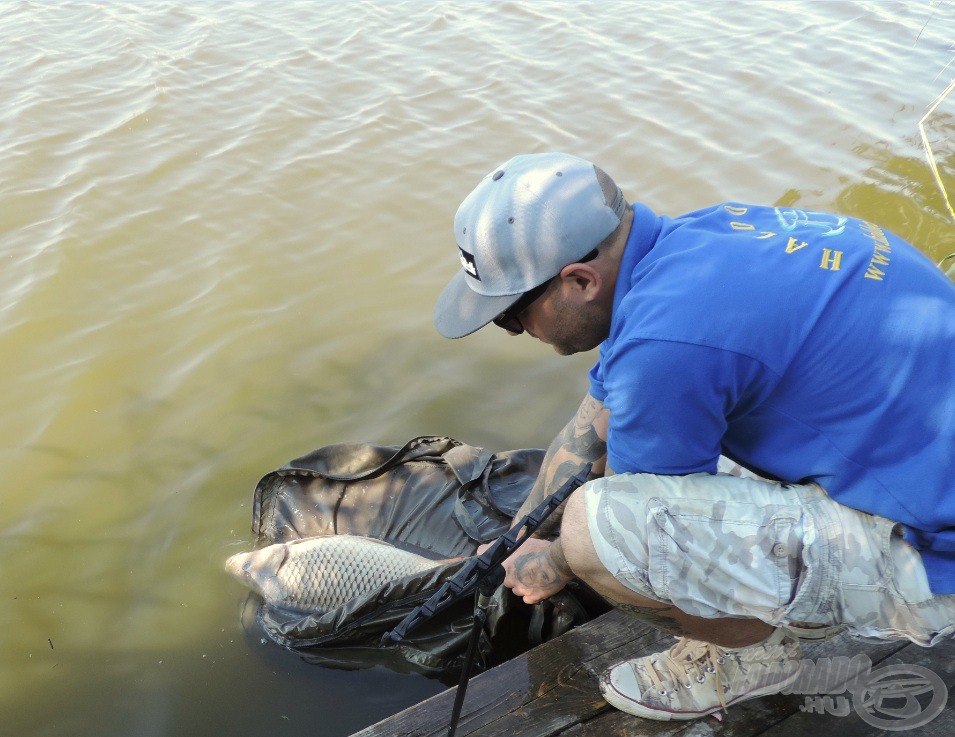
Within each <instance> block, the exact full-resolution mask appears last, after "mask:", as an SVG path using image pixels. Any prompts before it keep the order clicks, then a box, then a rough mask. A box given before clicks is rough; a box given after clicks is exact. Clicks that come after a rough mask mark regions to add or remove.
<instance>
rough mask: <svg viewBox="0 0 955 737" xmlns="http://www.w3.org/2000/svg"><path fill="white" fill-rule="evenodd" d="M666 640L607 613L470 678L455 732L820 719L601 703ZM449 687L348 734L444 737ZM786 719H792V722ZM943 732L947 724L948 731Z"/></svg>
mask: <svg viewBox="0 0 955 737" xmlns="http://www.w3.org/2000/svg"><path fill="white" fill-rule="evenodd" d="M671 643H672V638H671V637H669V636H668V635H664V634H662V633H660V632H658V631H657V630H655V629H654V628H653V627H652V626H650V625H648V624H646V623H643V622H640V621H639V620H636V619H635V618H633V617H630V616H629V615H625V614H623V613H621V612H618V611H612V612H609V613H608V614H606V615H604V616H603V617H600V618H599V619H597V620H595V621H593V622H589V623H588V624H586V625H583V626H582V627H578V628H577V629H575V630H572V631H571V632H568V633H567V634H565V635H563V636H561V637H559V638H557V639H555V640H553V641H551V642H548V643H546V644H544V645H542V646H540V647H537V648H535V649H533V650H531V651H529V652H528V653H525V654H524V655H522V656H520V657H518V658H515V659H513V660H511V661H509V662H507V663H504V664H503V665H501V666H498V667H497V668H494V669H492V670H490V671H488V672H486V673H482V674H480V675H479V676H477V677H475V678H474V679H472V681H471V684H470V686H469V688H468V694H467V699H466V700H465V704H464V708H463V711H462V718H461V721H460V722H459V725H458V731H457V734H458V735H461V737H465V736H468V735H470V736H471V737H514V735H534V736H535V737H553V736H554V735H562V737H596V736H597V735H601V736H602V735H608V736H610V737H613V736H615V735H671V734H676V733H680V732H683V731H685V730H687V729H688V728H689V725H690V724H696V725H697V728H699V729H701V730H703V733H706V734H713V735H719V736H721V737H749V736H750V735H760V734H763V733H766V734H770V732H769V731H768V730H772V729H774V728H775V727H774V725H779V728H780V729H781V730H782V729H784V727H783V725H786V724H788V723H790V722H792V723H793V728H794V729H796V728H797V727H798V726H799V725H800V724H802V723H803V721H805V719H806V717H818V716H820V715H814V714H803V713H802V712H800V707H805V696H804V695H802V694H789V695H783V694H777V695H774V696H768V697H764V698H760V699H753V700H752V701H746V702H743V703H741V704H737V705H735V706H733V707H731V708H730V710H729V713H728V714H724V715H722V721H718V720H717V719H716V718H713V717H708V718H707V719H705V720H702V721H698V722H658V721H653V720H646V719H640V718H638V717H633V716H630V715H627V714H623V713H622V712H619V711H617V710H616V709H613V708H611V707H609V706H608V705H607V704H606V702H605V701H604V700H603V699H602V698H601V696H600V691H599V688H598V678H599V676H600V674H601V673H602V672H603V671H604V670H605V669H606V668H607V667H608V666H609V665H611V664H613V663H615V662H617V661H619V660H623V659H625V658H633V657H639V656H641V655H646V654H649V653H653V652H659V651H660V650H664V649H666V648H667V647H669V646H670V644H671ZM912 647H914V646H912ZM953 647H955V645H953ZM908 649H909V648H908V647H907V646H906V644H905V643H903V642H896V643H889V644H885V645H868V644H865V643H860V642H859V641H857V640H853V639H851V638H849V637H847V636H845V635H842V636H840V637H838V638H835V639H833V640H830V641H828V642H824V643H814V644H807V645H804V647H803V657H804V658H807V659H813V660H816V659H819V658H824V657H834V656H837V655H845V656H849V657H851V656H853V655H857V654H862V653H864V654H866V655H867V656H868V657H869V658H870V659H871V660H872V662H873V663H874V664H878V663H880V662H881V661H883V660H885V661H886V662H894V661H891V660H886V658H891V657H898V658H901V662H906V661H905V657H907V656H906V655H902V654H901V653H902V651H908ZM917 650H924V649H923V648H917ZM925 653H932V651H930V650H926V651H925ZM952 656H953V652H952V651H951V650H948V651H947V652H945V653H941V654H940V655H938V656H937V657H941V658H942V660H944V659H945V658H946V657H947V658H948V659H949V661H948V662H949V665H950V666H951V660H952ZM926 657H930V656H929V655H926ZM911 662H914V661H911ZM951 667H953V668H955V666H951ZM454 693H455V692H454V689H450V690H448V691H446V692H444V693H441V694H438V695H437V696H434V697H432V698H431V699H429V700H428V701H425V702H422V703H421V704H419V705H417V706H415V707H412V708H410V709H407V710H405V711H404V712H401V713H400V714H396V715H395V716H393V717H391V718H389V719H386V720H384V721H382V722H379V723H378V724H375V725H372V726H370V727H368V728H367V729H365V730H363V731H361V732H359V733H357V734H356V735H353V737H394V735H402V736H405V737H428V736H432V735H433V736H437V735H442V736H443V735H445V734H446V733H447V727H448V721H449V718H450V714H451V706H452V703H453V700H454ZM793 719H797V720H799V721H798V722H793ZM941 723H942V722H940V724H941ZM945 723H946V724H947V722H945ZM806 724H807V725H809V728H811V729H812V730H813V732H814V735H813V737H819V735H820V734H826V733H827V731H828V732H830V733H833V734H840V735H841V734H842V731H843V722H842V721H839V722H837V723H834V724H833V725H832V726H831V727H826V728H824V729H822V730H820V729H819V728H818V725H819V724H820V722H818V721H817V722H813V721H811V720H810V721H807V722H806ZM869 729H870V731H871V728H869ZM863 733H865V732H863ZM951 733H952V731H951V730H950V731H948V732H947V733H946V734H951ZM773 734H775V733H773ZM778 734H787V735H788V734H790V732H788V731H780V732H778ZM798 734H806V732H805V731H804V732H800V733H798ZM926 734H927V735H931V734H941V733H931V732H929V733H926Z"/></svg>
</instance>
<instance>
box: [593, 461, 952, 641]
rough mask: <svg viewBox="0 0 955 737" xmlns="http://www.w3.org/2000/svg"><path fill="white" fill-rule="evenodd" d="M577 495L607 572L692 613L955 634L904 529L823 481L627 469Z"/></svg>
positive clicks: (865, 631) (947, 606)
mask: <svg viewBox="0 0 955 737" xmlns="http://www.w3.org/2000/svg"><path fill="white" fill-rule="evenodd" d="M582 492H583V493H584V497H585V499H586V504H587V518H588V524H589V529H590V536H591V539H592V540H593V543H594V548H595V549H596V551H597V555H598V557H599V558H600V561H601V563H602V564H603V565H604V567H605V568H607V570H609V571H610V572H611V573H612V574H613V575H614V577H615V578H616V579H617V580H618V581H619V582H620V583H622V584H623V585H625V586H627V587H628V588H630V589H632V590H633V591H635V592H637V593H638V594H641V595H643V596H645V597H647V598H650V599H655V600H657V601H662V602H668V603H672V604H674V605H675V606H677V607H678V608H679V609H681V610H683V611H684V612H687V613H688V614H694V615H697V616H701V617H710V618H712V617H727V616H728V617H750V618H757V619H761V620H763V621H765V622H768V623H769V624H772V625H775V626H780V625H787V624H793V625H798V624H802V625H806V624H809V625H830V626H831V625H845V626H846V627H847V629H848V630H849V632H850V633H851V634H854V635H856V636H860V637H870V638H878V639H899V638H903V639H909V640H912V641H913V642H916V643H919V644H921V645H929V644H933V643H935V642H937V641H939V640H941V639H943V638H946V637H951V636H952V635H953V633H955V595H949V596H933V595H932V593H931V591H930V590H929V587H928V580H927V578H926V575H925V569H924V568H923V566H922V560H921V556H920V555H919V554H918V552H917V551H916V550H915V549H914V548H913V547H912V546H911V545H909V544H908V543H907V542H906V541H905V540H904V539H903V538H902V537H901V526H900V525H897V524H896V523H895V522H893V521H892V520H888V519H885V518H884V517H878V516H874V515H871V514H865V513H863V512H858V511H856V510H854V509H850V508H849V507H845V506H842V505H841V504H837V503H836V502H834V501H833V500H832V499H830V498H829V496H828V495H827V494H826V492H825V491H824V490H823V489H822V488H821V487H819V486H818V485H815V484H808V485H782V484H776V483H771V482H766V481H760V480H754V479H751V478H738V477H736V476H732V475H727V474H722V473H721V474H717V475H715V476H712V475H709V474H693V475H690V476H656V475H652V474H620V475H617V476H610V477H608V478H603V479H597V480H596V481H593V482H591V483H590V484H588V485H587V486H585V487H584V488H583V489H582Z"/></svg>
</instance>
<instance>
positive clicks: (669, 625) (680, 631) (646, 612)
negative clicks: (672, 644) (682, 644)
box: [615, 602, 687, 637]
mask: <svg viewBox="0 0 955 737" xmlns="http://www.w3.org/2000/svg"><path fill="white" fill-rule="evenodd" d="M615 606H616V607H617V609H619V610H621V611H623V612H626V613H627V614H631V615H633V616H634V617H639V618H640V619H642V620H643V621H644V622H647V623H649V624H652V625H653V626H654V627H656V628H657V629H658V630H662V631H664V632H668V633H669V634H671V635H676V636H677V637H686V636H687V633H686V630H685V629H684V627H683V625H682V624H680V623H679V622H678V621H677V620H676V619H674V617H673V614H674V612H676V613H677V614H678V615H679V614H682V612H680V610H679V609H677V608H676V607H674V606H668V605H666V604H664V605H662V606H659V607H649V606H634V605H633V604H621V603H620V602H615Z"/></svg>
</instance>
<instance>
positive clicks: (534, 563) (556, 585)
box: [477, 537, 574, 604]
mask: <svg viewBox="0 0 955 737" xmlns="http://www.w3.org/2000/svg"><path fill="white" fill-rule="evenodd" d="M487 547H488V546H487V545H482V546H481V547H479V548H478V550H477V552H478V555H480V554H481V553H483V552H484V550H486V549H487ZM502 565H503V566H504V573H505V575H504V585H505V586H507V587H508V588H509V589H511V591H513V592H514V593H515V594H517V595H518V596H520V597H522V598H523V599H524V602H525V603H526V604H536V603H537V602H539V601H542V600H544V599H546V598H548V597H550V596H553V595H554V594H556V593H557V592H558V591H560V590H561V589H562V588H564V586H566V585H567V582H568V581H570V580H571V579H572V578H574V574H573V571H571V570H570V568H569V567H568V566H567V561H566V560H565V559H564V552H563V550H562V549H561V546H560V539H559V538H558V539H557V540H553V541H551V540H540V539H538V538H536V537H532V538H530V539H528V540H527V541H525V542H524V543H523V544H522V545H521V547H519V548H518V549H517V550H516V551H514V553H512V554H511V556H510V557H509V558H507V560H505V561H504V563H502Z"/></svg>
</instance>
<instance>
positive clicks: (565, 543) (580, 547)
mask: <svg viewBox="0 0 955 737" xmlns="http://www.w3.org/2000/svg"><path fill="white" fill-rule="evenodd" d="M560 541H561V548H562V549H563V552H564V558H565V560H566V561H567V565H568V566H569V567H570V569H571V570H572V571H573V572H574V574H575V575H576V576H577V577H578V578H580V579H582V580H584V581H586V580H587V578H588V574H591V573H592V572H593V570H594V564H595V563H597V565H598V566H599V561H597V555H596V552H595V551H594V547H593V542H592V541H591V539H590V529H589V526H588V524H587V502H586V499H585V498H584V494H583V489H578V490H577V491H575V492H574V493H573V494H571V496H570V498H569V499H568V500H567V504H566V507H565V509H564V516H563V518H562V520H561V525H560Z"/></svg>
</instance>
